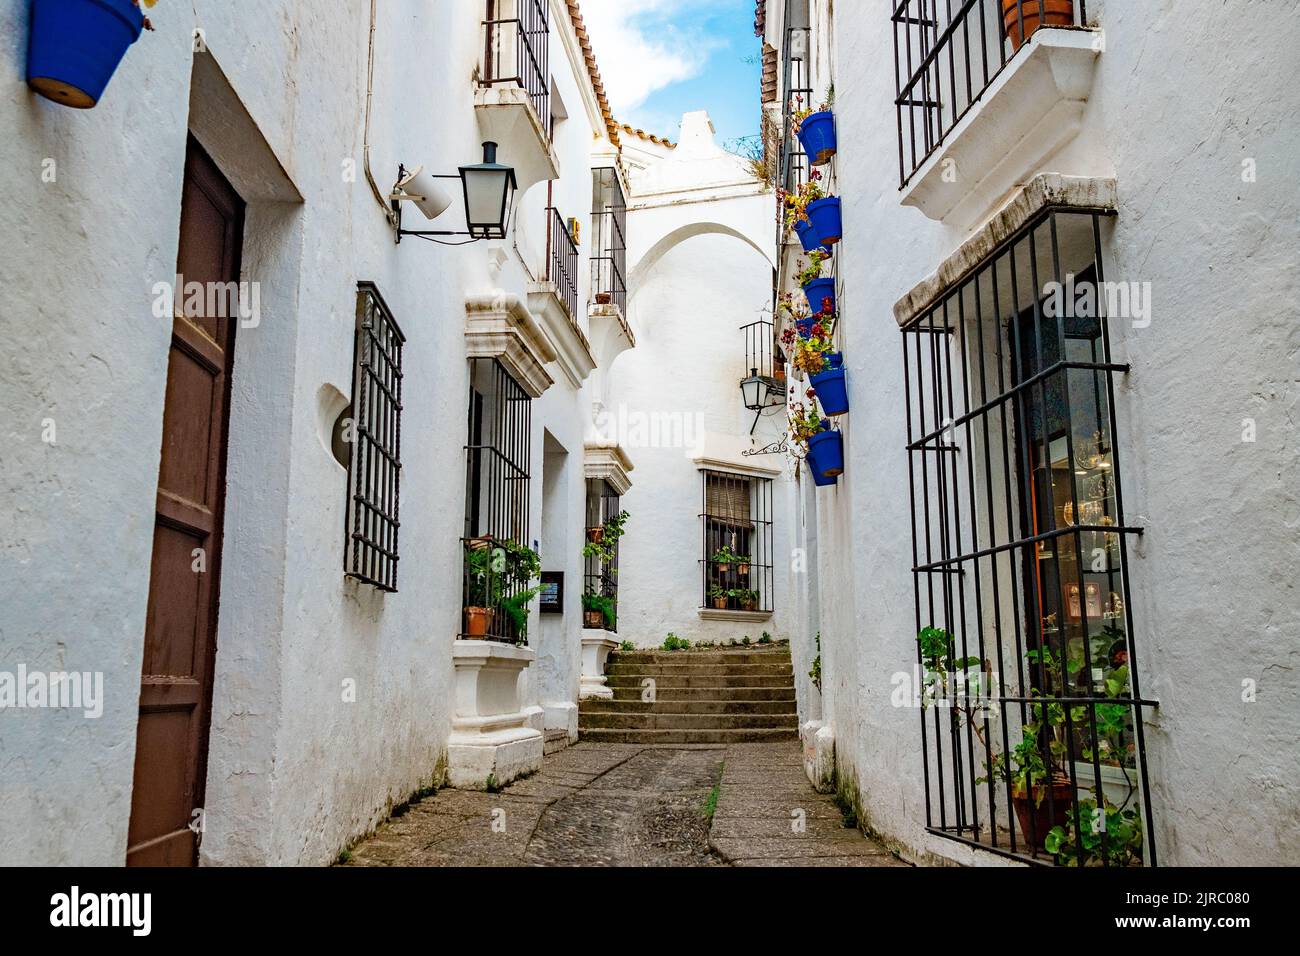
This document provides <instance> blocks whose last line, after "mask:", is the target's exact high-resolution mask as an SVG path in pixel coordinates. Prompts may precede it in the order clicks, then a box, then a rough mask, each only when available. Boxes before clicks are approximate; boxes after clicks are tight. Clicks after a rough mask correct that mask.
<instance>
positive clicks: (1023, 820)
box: [1011, 777, 1073, 849]
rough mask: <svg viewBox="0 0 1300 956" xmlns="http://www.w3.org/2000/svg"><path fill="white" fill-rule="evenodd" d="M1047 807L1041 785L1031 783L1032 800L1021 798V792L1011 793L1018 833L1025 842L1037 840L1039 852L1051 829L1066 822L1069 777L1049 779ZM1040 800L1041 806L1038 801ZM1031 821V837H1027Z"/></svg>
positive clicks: (1068, 800)
mask: <svg viewBox="0 0 1300 956" xmlns="http://www.w3.org/2000/svg"><path fill="white" fill-rule="evenodd" d="M1051 786H1052V796H1051V805H1050V806H1049V805H1048V797H1047V791H1046V790H1045V789H1044V787H1043V785H1042V784H1035V785H1034V788H1033V797H1032V798H1030V797H1027V796H1025V794H1024V792H1023V791H1014V790H1013V791H1012V793H1011V803H1012V805H1013V806H1014V807H1015V810H1016V819H1017V820H1018V821H1019V823H1020V833H1021V835H1022V836H1024V838H1025V842H1026V843H1029V842H1030V841H1031V840H1037V842H1038V847H1039V848H1040V849H1041V848H1042V846H1043V841H1044V840H1045V839H1047V834H1048V831H1050V830H1051V829H1052V827H1063V826H1065V824H1066V822H1067V821H1068V820H1069V819H1070V797H1071V794H1072V793H1073V788H1072V787H1071V786H1070V778H1069V777H1053V778H1052V784H1051ZM1040 798H1041V800H1042V802H1041V803H1039V802H1038V801H1039V800H1040ZM1031 818H1032V820H1033V826H1034V830H1033V836H1032V837H1031V836H1030V830H1029V825H1030V819H1031Z"/></svg>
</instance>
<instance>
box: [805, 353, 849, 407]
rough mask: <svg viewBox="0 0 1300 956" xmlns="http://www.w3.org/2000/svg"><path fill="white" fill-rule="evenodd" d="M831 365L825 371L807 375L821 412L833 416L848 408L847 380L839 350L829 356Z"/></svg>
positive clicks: (842, 357)
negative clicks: (815, 393)
mask: <svg viewBox="0 0 1300 956" xmlns="http://www.w3.org/2000/svg"><path fill="white" fill-rule="evenodd" d="M829 358H830V363H831V367H830V368H829V369H827V370H826V371H825V372H819V373H818V374H816V375H810V376H808V380H809V381H810V382H811V383H812V387H813V390H814V391H816V392H817V401H818V402H819V403H820V404H821V407H822V413H823V414H825V415H830V416H832V417H834V416H835V415H843V414H844V413H845V412H847V411H848V410H849V389H848V382H847V381H846V380H845V378H844V356H843V355H841V354H840V353H839V352H836V353H834V354H833V355H831V356H829Z"/></svg>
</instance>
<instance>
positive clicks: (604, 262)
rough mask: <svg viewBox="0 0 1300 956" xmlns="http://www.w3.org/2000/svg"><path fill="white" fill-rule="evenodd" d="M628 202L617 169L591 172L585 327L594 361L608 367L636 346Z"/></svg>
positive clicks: (598, 169)
mask: <svg viewBox="0 0 1300 956" xmlns="http://www.w3.org/2000/svg"><path fill="white" fill-rule="evenodd" d="M627 300H628V288H627V199H626V198H625V194H624V192H623V184H622V181H621V179H620V178H619V173H618V170H617V169H615V168H614V167H613V166H604V167H600V168H597V169H593V170H592V171H591V301H590V303H589V304H588V306H587V316H588V328H589V329H590V330H591V341H592V346H593V348H594V349H595V352H596V357H597V360H598V361H599V362H600V364H601V365H602V366H607V365H609V363H611V362H613V361H614V359H615V358H616V357H617V356H618V355H619V354H620V353H621V352H624V351H625V350H627V349H630V348H632V347H633V346H635V345H636V338H635V336H633V334H632V327H631V326H630V325H629V324H628V314H627Z"/></svg>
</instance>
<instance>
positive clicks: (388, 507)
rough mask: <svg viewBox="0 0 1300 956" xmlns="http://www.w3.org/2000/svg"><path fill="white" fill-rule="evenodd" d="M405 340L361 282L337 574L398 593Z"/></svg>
mask: <svg viewBox="0 0 1300 956" xmlns="http://www.w3.org/2000/svg"><path fill="white" fill-rule="evenodd" d="M405 341H406V337H405V336H403V335H402V330H401V329H399V328H398V326H397V322H396V321H395V320H394V319H393V314H392V313H391V312H390V311H389V310H388V306H387V305H386V304H385V303H384V300H383V298H382V297H381V296H380V294H379V290H378V289H377V288H376V287H375V286H374V284H372V283H369V282H362V283H359V284H358V286H357V324H356V340H355V345H354V353H353V365H352V414H353V423H354V424H353V440H352V453H351V456H350V458H349V467H348V489H349V495H348V507H347V515H346V518H345V527H346V529H347V535H346V538H345V545H344V554H343V569H344V571H345V573H346V574H347V575H348V576H349V577H354V578H357V579H359V580H361V581H365V582H366V583H367V584H373V585H374V586H375V587H377V588H380V589H381V590H384V591H396V590H397V532H398V528H399V527H400V525H401V522H400V521H399V520H398V504H399V500H400V499H399V494H398V492H399V486H400V482H401V474H402V461H401V445H402V429H401V422H402V345H403V343H404V342H405Z"/></svg>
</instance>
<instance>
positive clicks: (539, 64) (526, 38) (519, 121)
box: [474, 0, 560, 193]
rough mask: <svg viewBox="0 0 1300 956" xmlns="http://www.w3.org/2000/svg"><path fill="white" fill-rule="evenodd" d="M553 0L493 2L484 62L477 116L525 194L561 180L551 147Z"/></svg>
mask: <svg viewBox="0 0 1300 956" xmlns="http://www.w3.org/2000/svg"><path fill="white" fill-rule="evenodd" d="M549 9H550V8H549V5H548V3H547V0H487V16H486V18H485V19H484V21H483V62H482V64H481V66H480V69H479V81H478V88H477V89H476V90H475V91H474V113H475V116H476V117H477V118H478V125H479V132H480V134H481V136H482V138H483V139H484V140H490V141H492V142H494V143H497V144H498V146H499V147H500V148H501V155H502V156H503V157H507V158H506V159H505V160H504V161H505V162H508V163H510V164H511V165H512V166H513V167H514V169H515V179H516V181H517V183H518V188H519V191H520V192H521V193H522V192H524V191H525V190H527V189H528V188H529V187H530V186H532V185H534V184H536V183H539V182H543V181H546V180H550V179H558V178H559V175H560V166H559V160H558V159H557V158H556V155H555V150H554V148H553V147H552V145H551V124H552V117H551V73H550V65H549V45H550V19H549Z"/></svg>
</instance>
